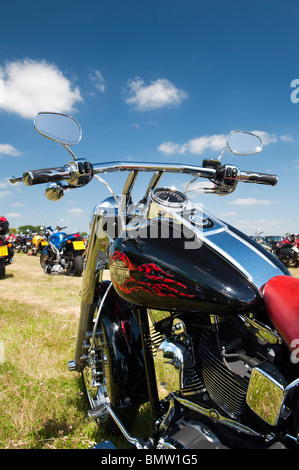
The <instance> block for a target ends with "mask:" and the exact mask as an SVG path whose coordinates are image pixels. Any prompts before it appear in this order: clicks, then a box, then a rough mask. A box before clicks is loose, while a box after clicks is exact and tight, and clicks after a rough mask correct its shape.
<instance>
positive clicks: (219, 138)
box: [158, 134, 226, 155]
mask: <svg viewBox="0 0 299 470" xmlns="http://www.w3.org/2000/svg"><path fill="white" fill-rule="evenodd" d="M225 144H226V135H224V134H214V135H205V136H202V137H197V138H195V139H191V140H189V141H188V142H187V143H186V144H182V145H179V144H176V143H174V142H171V141H168V142H164V143H163V144H161V145H160V146H159V147H158V150H160V152H163V153H165V154H166V155H171V154H174V153H179V154H184V153H187V152H189V153H193V154H196V155H201V154H202V153H204V152H206V151H208V150H210V151H217V152H220V151H221V150H222V149H223V147H224V146H225Z"/></svg>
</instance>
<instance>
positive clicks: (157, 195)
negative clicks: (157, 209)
mask: <svg viewBox="0 0 299 470" xmlns="http://www.w3.org/2000/svg"><path fill="white" fill-rule="evenodd" d="M151 198H152V199H153V201H155V202H158V203H159V204H163V205H166V206H172V207H180V206H182V205H183V204H184V203H185V202H186V201H187V196H186V195H185V194H184V193H181V192H180V191H177V190H176V189H171V188H157V189H154V191H152V193H151Z"/></svg>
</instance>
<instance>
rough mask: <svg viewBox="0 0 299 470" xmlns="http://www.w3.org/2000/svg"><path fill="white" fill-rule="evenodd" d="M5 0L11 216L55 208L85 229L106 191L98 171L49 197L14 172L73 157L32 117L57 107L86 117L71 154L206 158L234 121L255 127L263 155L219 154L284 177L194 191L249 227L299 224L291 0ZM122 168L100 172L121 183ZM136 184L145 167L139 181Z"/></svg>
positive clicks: (287, 228) (276, 230)
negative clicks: (222, 193) (220, 191)
mask: <svg viewBox="0 0 299 470" xmlns="http://www.w3.org/2000/svg"><path fill="white" fill-rule="evenodd" d="M3 3H4V2H2V4H1V8H0V18H1V28H0V212H1V215H5V216H6V217H7V218H8V219H9V221H10V225H11V226H12V227H19V226H20V225H24V224H33V225H36V224H47V225H52V226H55V225H57V224H59V218H62V219H63V220H64V225H67V226H68V231H74V230H86V231H87V230H88V221H89V218H90V213H91V210H92V208H93V207H94V205H95V204H96V203H97V202H99V201H101V200H102V199H104V198H106V197H107V196H108V195H109V194H108V192H107V190H106V188H105V187H104V186H102V185H100V184H99V183H98V182H97V181H95V180H94V181H92V182H91V183H90V184H89V185H88V186H86V187H85V188H81V189H76V190H73V191H70V192H67V193H66V195H65V196H64V198H63V199H62V200H60V201H58V202H51V201H48V199H46V197H45V196H44V189H45V188H44V186H35V187H31V188H28V187H26V186H24V185H20V184H18V185H14V186H12V185H10V184H9V183H8V178H9V177H11V176H19V175H21V174H22V173H23V171H25V170H27V169H36V168H44V167H48V166H55V165H57V166H60V165H63V164H65V163H66V162H67V161H68V160H69V155H68V153H67V152H66V151H65V149H63V147H62V146H61V145H60V144H57V143H55V142H52V141H50V140H48V139H45V138H43V137H42V136H40V135H39V134H37V133H36V132H35V130H34V128H33V117H34V115H35V113H36V112H38V111H60V112H66V113H69V114H71V115H73V116H74V117H75V118H76V119H77V120H78V121H79V122H80V124H81V127H82V131H83V137H82V141H81V142H80V143H79V144H78V145H77V146H76V147H74V148H73V150H74V151H75V153H76V155H77V157H84V158H87V159H89V160H90V161H91V162H94V163H95V162H96V163H98V162H104V161H109V160H130V161H134V160H135V161H159V162H161V161H165V162H186V163H189V164H194V165H196V164H197V165H201V162H202V160H203V158H205V157H215V156H218V153H219V152H220V150H218V149H217V148H216V147H215V145H213V144H214V143H215V142H216V141H218V142H219V141H220V143H221V142H222V140H223V136H224V135H226V134H229V133H230V131H232V130H234V129H243V130H246V131H254V130H255V131H258V132H259V133H260V134H261V136H262V137H263V140H264V149H263V151H262V153H261V154H258V155H253V156H242V157H241V156H235V155H232V154H231V153H229V152H226V153H225V155H224V157H223V158H222V161H223V162H226V163H234V164H236V165H237V166H239V167H240V168H241V169H243V170H253V171H260V172H269V173H275V174H277V175H278V178H279V182H278V185H277V186H276V187H274V188H273V187H268V186H262V185H249V184H241V183H240V184H239V185H238V188H237V190H236V191H235V192H234V193H233V194H231V195H229V196H226V197H219V196H216V195H209V196H207V195H206V196H204V197H201V196H196V197H195V200H196V201H198V202H202V203H203V204H204V207H205V208H206V209H207V210H209V211H210V212H212V213H213V214H215V215H216V216H218V217H221V218H223V219H224V220H226V221H227V222H229V223H231V224H233V225H235V226H237V227H238V228H239V229H241V230H243V231H245V232H246V233H248V234H253V233H254V232H255V231H256V230H257V229H258V228H262V230H263V232H264V234H284V233H286V232H295V233H298V232H299V220H298V181H299V102H298V103H297V100H298V99H297V98H299V91H298V94H297V92H296V90H297V88H298V90H299V47H298V46H299V28H298V14H299V5H298V2H297V1H296V0H293V1H290V0H285V1H284V2H281V1H276V0H272V1H271V2H270V1H269V0H259V1H256V0H253V1H251V2H247V1H243V0H212V1H210V0H209V1H208V2H206V1H201V0H187V1H186V0H184V1H183V0H159V1H157V0H151V1H147V0H143V1H140V0H139V1H137V0H127V1H123V0H115V1H112V0H107V1H103V0H97V1H90V0H86V1H85V2H79V1H77V0H73V1H69V0H64V1H63V2H62V1H59V2H58V1H56V0H53V1H51V2H50V3H47V4H46V3H44V2H37V1H31V0H28V1H27V2H24V1H19V0H17V1H15V0H12V1H11V2H6V4H3ZM270 6H271V8H269V7H270ZM296 79H298V84H297V82H296ZM292 84H293V85H294V86H293V87H292V86H291V85H292ZM122 178H123V175H115V174H113V175H109V177H108V178H107V181H108V182H109V183H110V184H111V185H113V186H114V188H115V189H116V191H117V190H118V189H119V188H120V184H121V181H122ZM171 178H172V179H171V180H169V179H168V180H166V181H165V184H166V183H167V184H168V183H169V182H172V183H175V184H177V185H178V187H179V188H180V189H181V188H182V181H183V180H182V179H181V178H177V179H174V177H173V176H171ZM184 181H185V179H184ZM144 185H145V179H144V178H143V177H142V179H141V183H140V185H139V187H137V191H138V190H140V191H141V189H142V187H144ZM138 188H139V189H138Z"/></svg>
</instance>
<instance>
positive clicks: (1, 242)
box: [0, 217, 14, 279]
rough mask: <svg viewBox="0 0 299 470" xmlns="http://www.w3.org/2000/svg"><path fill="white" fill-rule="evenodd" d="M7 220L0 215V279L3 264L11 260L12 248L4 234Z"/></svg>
mask: <svg viewBox="0 0 299 470" xmlns="http://www.w3.org/2000/svg"><path fill="white" fill-rule="evenodd" d="M8 229H9V222H8V220H7V219H6V218H5V217H0V279H4V277H5V266H6V265H8V264H10V263H12V262H13V256H14V248H13V244H12V243H11V241H10V239H9V238H6V234H7V232H8Z"/></svg>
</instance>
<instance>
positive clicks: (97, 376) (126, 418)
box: [82, 332, 138, 430]
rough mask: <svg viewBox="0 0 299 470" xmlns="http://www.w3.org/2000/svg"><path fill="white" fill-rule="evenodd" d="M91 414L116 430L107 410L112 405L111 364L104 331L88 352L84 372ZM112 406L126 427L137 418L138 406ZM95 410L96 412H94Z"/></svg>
mask: <svg viewBox="0 0 299 470" xmlns="http://www.w3.org/2000/svg"><path fill="white" fill-rule="evenodd" d="M82 376H83V380H84V386H85V391H86V395H87V399H88V401H89V405H90V407H91V410H90V415H91V416H94V417H95V419H96V421H97V423H98V424H99V426H100V427H101V428H103V429H106V430H115V428H116V424H115V422H114V420H113V418H112V417H111V415H110V414H109V412H108V410H107V406H111V402H110V398H109V376H110V371H109V365H108V359H107V357H106V355H105V349H104V341H103V334H102V332H100V333H98V334H97V337H96V338H95V345H94V348H93V350H89V352H88V363H87V365H86V366H85V368H84V370H83V372H82ZM111 408H112V409H113V410H114V411H115V412H116V414H117V416H118V418H119V419H120V420H121V421H122V422H123V423H124V425H125V426H126V427H129V426H130V424H132V423H133V421H134V420H135V418H136V415H137V412H138V407H127V408H117V409H115V408H113V406H111ZM93 412H95V414H93Z"/></svg>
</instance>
